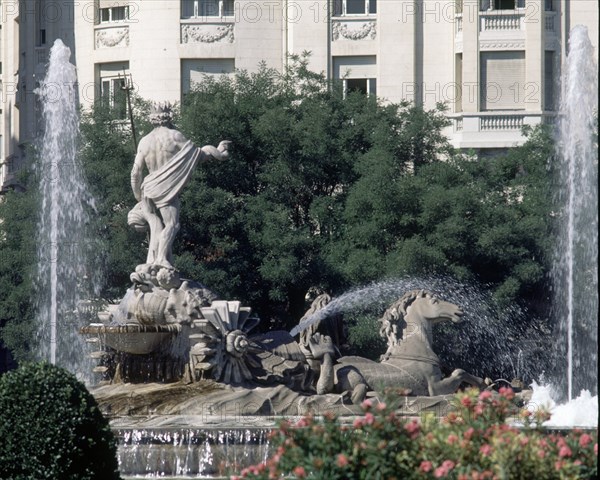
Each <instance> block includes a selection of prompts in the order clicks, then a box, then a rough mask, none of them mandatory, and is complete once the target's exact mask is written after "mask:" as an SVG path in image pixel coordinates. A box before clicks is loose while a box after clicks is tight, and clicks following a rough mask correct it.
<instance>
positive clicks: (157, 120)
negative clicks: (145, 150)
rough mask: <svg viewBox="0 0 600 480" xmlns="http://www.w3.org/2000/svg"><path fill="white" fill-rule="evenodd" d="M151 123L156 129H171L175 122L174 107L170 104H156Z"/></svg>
mask: <svg viewBox="0 0 600 480" xmlns="http://www.w3.org/2000/svg"><path fill="white" fill-rule="evenodd" d="M149 119H150V123H151V124H152V125H153V126H155V127H170V126H171V121H172V120H173V107H172V105H171V104H170V103H169V102H164V103H155V104H154V105H153V106H152V111H151V112H150V116H149Z"/></svg>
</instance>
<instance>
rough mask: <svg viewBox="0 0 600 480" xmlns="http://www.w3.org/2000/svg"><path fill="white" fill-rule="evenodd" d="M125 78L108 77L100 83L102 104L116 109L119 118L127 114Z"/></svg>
mask: <svg viewBox="0 0 600 480" xmlns="http://www.w3.org/2000/svg"><path fill="white" fill-rule="evenodd" d="M124 87H125V79H124V78H122V77H121V78H119V77H117V78H106V79H102V82H101V83H100V98H101V101H102V104H103V105H105V106H107V107H110V108H112V109H113V110H114V112H115V115H116V116H117V117H118V118H125V117H126V115H127V96H126V93H125V90H124Z"/></svg>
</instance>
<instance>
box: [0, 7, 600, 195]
mask: <svg viewBox="0 0 600 480" xmlns="http://www.w3.org/2000/svg"><path fill="white" fill-rule="evenodd" d="M0 16H1V23H0V25H1V27H0V53H1V56H0V66H1V68H0V75H1V76H0V82H1V87H2V88H1V90H0V91H1V93H2V102H1V103H0V108H1V115H0V162H2V163H1V169H0V186H2V185H4V186H5V187H6V186H10V184H11V183H13V182H14V172H15V171H17V170H18V168H19V167H20V165H21V164H22V162H23V161H24V160H23V159H24V156H25V145H26V144H27V143H28V142H30V141H32V139H33V138H35V136H36V132H37V129H38V122H39V107H38V105H37V101H36V99H35V94H34V93H33V91H34V89H35V88H36V83H37V82H38V81H39V79H40V77H42V76H43V75H44V72H45V64H46V62H47V59H48V51H49V48H50V47H51V46H52V43H53V42H54V40H55V39H56V38H61V39H62V40H63V41H64V43H65V44H67V45H68V46H70V47H71V50H72V51H73V59H72V61H73V62H74V63H76V65H77V69H78V76H79V100H80V102H81V103H82V104H83V105H89V104H91V103H92V102H94V101H95V100H97V99H99V98H101V97H103V98H105V99H106V101H109V102H112V101H115V92H117V91H118V90H119V89H120V87H121V86H122V85H123V82H124V81H125V80H126V79H129V80H130V81H131V82H132V84H133V86H134V88H135V89H136V90H137V92H138V93H139V94H140V95H141V96H142V97H144V98H147V99H150V100H156V101H164V100H168V101H171V102H178V101H180V100H181V98H182V95H184V94H185V93H186V91H188V90H189V88H190V85H192V84H193V83H194V82H199V81H202V78H203V76H204V75H223V74H228V73H231V72H233V71H234V69H236V68H238V69H248V70H255V69H256V68H257V66H258V64H259V62H261V61H262V62H265V63H266V65H267V66H269V67H275V68H277V69H282V68H284V67H285V64H286V61H287V58H288V54H290V53H301V52H303V51H310V52H311V57H310V66H311V68H312V69H314V70H317V71H323V72H325V73H326V74H327V76H328V77H330V78H339V79H343V82H344V86H345V88H346V89H347V90H353V89H355V90H360V91H362V92H364V93H365V94H369V95H371V94H372V95H377V96H379V97H380V98H383V99H386V100H388V101H392V102H397V101H400V100H402V99H408V100H412V101H414V102H416V103H417V104H421V105H424V106H425V107H427V108H430V107H433V106H434V105H435V104H436V103H437V102H445V103H446V104H447V105H448V108H449V110H448V115H449V117H450V118H451V119H452V126H451V127H449V128H448V129H447V132H446V133H447V135H448V136H449V138H450V139H451V141H452V143H453V144H454V145H455V146H457V147H460V148H465V149H468V148H473V149H476V150H480V151H482V152H485V151H488V152H489V151H493V150H494V149H503V148H507V147H511V146H514V145H516V144H518V143H519V142H521V141H522V137H521V134H520V128H521V126H523V125H534V124H537V123H540V122H551V121H552V119H553V116H554V112H555V110H556V108H557V105H556V103H557V98H558V88H557V85H556V79H557V78H558V76H559V74H560V64H561V59H562V58H564V56H565V51H566V49H567V48H568V32H569V31H570V29H571V28H572V27H573V26H575V25H577V24H584V25H586V26H587V27H588V29H589V33H590V38H591V39H592V42H593V43H594V45H595V46H596V47H597V38H598V5H597V2H596V1H594V0H132V1H126V0H76V1H72V0H12V1H11V0H8V1H7V0H0Z"/></svg>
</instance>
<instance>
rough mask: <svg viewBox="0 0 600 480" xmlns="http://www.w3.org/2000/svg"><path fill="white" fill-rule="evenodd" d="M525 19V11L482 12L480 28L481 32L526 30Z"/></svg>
mask: <svg viewBox="0 0 600 480" xmlns="http://www.w3.org/2000/svg"><path fill="white" fill-rule="evenodd" d="M524 20H525V13H499V12H489V13H481V14H480V15H479V22H480V23H479V30H480V31H481V32H487V31H495V32H497V31H516V30H524V29H525V28H524Z"/></svg>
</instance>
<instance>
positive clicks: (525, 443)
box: [519, 437, 529, 447]
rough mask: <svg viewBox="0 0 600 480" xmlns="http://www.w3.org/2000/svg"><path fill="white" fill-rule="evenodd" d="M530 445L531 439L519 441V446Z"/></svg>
mask: <svg viewBox="0 0 600 480" xmlns="http://www.w3.org/2000/svg"><path fill="white" fill-rule="evenodd" d="M528 443H529V437H523V438H521V439H519V444H520V445H521V446H522V447H524V446H525V445H527V444H528Z"/></svg>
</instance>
